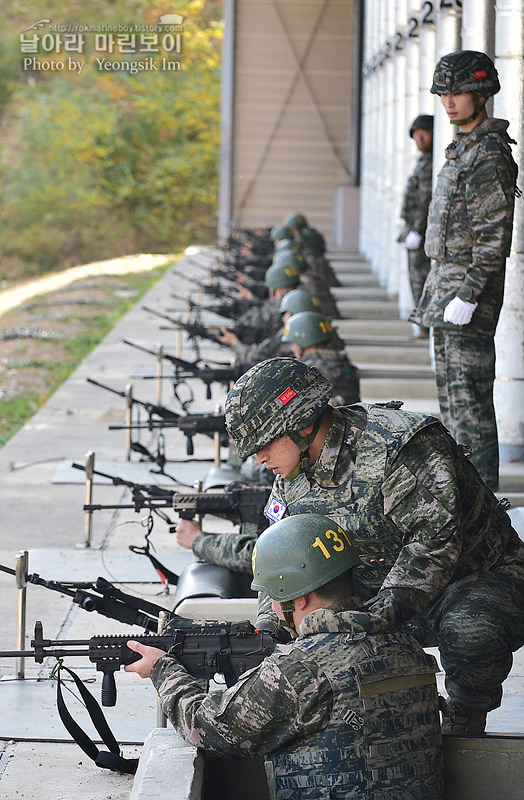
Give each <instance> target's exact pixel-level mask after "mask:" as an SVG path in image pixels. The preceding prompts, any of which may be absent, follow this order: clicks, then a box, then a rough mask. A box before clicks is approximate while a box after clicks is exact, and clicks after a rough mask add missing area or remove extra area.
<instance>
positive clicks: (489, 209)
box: [457, 137, 515, 303]
mask: <svg viewBox="0 0 524 800" xmlns="http://www.w3.org/2000/svg"><path fill="white" fill-rule="evenodd" d="M486 138H487V141H486V142H485V143H483V144H482V145H481V146H480V147H479V148H478V156H477V158H476V160H475V164H474V167H473V169H472V170H471V172H470V173H469V175H468V180H467V181H466V182H465V193H466V197H465V201H466V202H465V207H466V208H467V215H468V218H469V219H468V222H467V223H466V224H468V225H469V226H470V230H471V231H472V233H473V246H472V257H471V263H470V265H469V267H468V269H467V272H466V275H465V278H464V281H463V283H462V286H461V288H460V289H459V291H458V293H457V296H458V297H460V299H461V300H466V301H468V302H471V303H475V302H476V301H477V300H478V297H479V295H480V294H481V292H482V290H483V289H484V287H485V285H486V283H487V281H488V280H489V278H490V277H491V276H492V275H493V273H494V272H498V271H499V270H500V269H501V268H502V267H503V265H504V260H505V258H506V257H507V256H508V255H509V252H510V246H511V234H512V220H513V211H514V202H515V201H514V191H515V188H514V187H515V178H514V173H513V172H512V171H511V166H510V163H509V162H508V163H506V162H507V159H506V158H504V156H503V154H502V153H501V151H500V145H498V144H497V142H496V141H493V140H492V139H489V138H488V137H486Z"/></svg>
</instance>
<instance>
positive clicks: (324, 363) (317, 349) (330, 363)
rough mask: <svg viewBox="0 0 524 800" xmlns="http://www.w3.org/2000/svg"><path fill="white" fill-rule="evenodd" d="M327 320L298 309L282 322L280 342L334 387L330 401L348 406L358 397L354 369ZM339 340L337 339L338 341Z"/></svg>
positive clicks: (356, 372)
mask: <svg viewBox="0 0 524 800" xmlns="http://www.w3.org/2000/svg"><path fill="white" fill-rule="evenodd" d="M337 339H338V335H337V333H336V331H335V330H334V328H333V327H332V325H331V322H330V321H329V319H327V318H326V317H325V316H324V315H323V314H319V313H318V312H315V311H302V312H300V313H298V314H295V315H293V316H292V317H291V318H290V319H289V320H288V321H287V323H286V327H285V329H284V333H283V335H282V342H287V343H289V344H291V349H292V352H293V355H294V356H295V358H298V359H300V361H302V362H303V363H304V364H307V365H308V366H309V367H316V368H317V369H318V370H320V372H322V374H323V375H325V376H326V378H327V379H328V380H329V381H330V382H331V383H332V384H333V386H334V387H336V394H335V396H334V397H333V398H332V399H331V404H332V405H336V406H346V405H351V403H357V402H358V401H359V400H360V380H359V375H358V369H357V368H356V367H355V365H354V364H352V363H351V361H350V360H349V358H348V356H347V354H346V352H345V350H344V347H343V342H342V348H340V347H339V345H338V343H337ZM338 341H341V340H338Z"/></svg>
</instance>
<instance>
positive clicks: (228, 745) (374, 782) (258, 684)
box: [126, 514, 442, 800]
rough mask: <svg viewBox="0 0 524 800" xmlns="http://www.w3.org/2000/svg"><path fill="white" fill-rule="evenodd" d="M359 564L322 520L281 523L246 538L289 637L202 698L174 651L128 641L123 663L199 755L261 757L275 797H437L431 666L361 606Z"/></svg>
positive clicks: (259, 581) (260, 581)
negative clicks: (152, 691) (252, 542)
mask: <svg viewBox="0 0 524 800" xmlns="http://www.w3.org/2000/svg"><path fill="white" fill-rule="evenodd" d="M359 563H360V560H359V556H358V554H357V552H356V550H355V548H354V547H353V545H352V543H351V541H350V538H349V536H348V534H347V533H346V531H345V530H344V529H343V528H341V527H340V526H339V525H338V524H337V523H336V522H334V521H333V520H332V519H330V518H328V517H325V516H322V515H319V514H303V515H297V516H294V517H289V518H287V519H284V520H282V521H281V522H279V523H277V524H276V525H273V526H271V528H269V529H268V530H267V531H265V532H264V533H263V534H262V535H261V536H260V538H259V540H258V542H257V545H256V548H255V550H254V553H253V583H252V588H254V589H261V590H265V591H267V592H268V593H269V594H270V595H271V597H272V598H273V602H274V604H275V609H276V611H277V613H279V614H282V617H283V616H284V614H285V615H286V618H287V619H288V623H289V626H290V627H291V629H292V630H294V631H295V632H296V633H297V634H298V636H297V638H295V639H294V640H293V641H292V642H291V643H289V644H286V645H283V646H279V645H277V646H276V649H275V652H274V653H273V654H272V655H270V656H267V657H266V659H265V660H264V661H263V662H262V664H260V666H259V667H256V668H255V669H251V670H249V671H248V672H246V673H245V674H244V675H242V676H241V677H240V678H239V680H238V681H237V683H236V684H235V685H234V686H232V687H231V688H229V689H227V690H221V691H213V692H211V693H208V694H206V693H204V692H203V691H202V685H201V682H199V681H196V680H195V679H194V678H192V677H191V676H190V675H189V674H188V673H187V672H186V670H185V669H184V668H183V667H182V666H181V665H180V664H179V663H178V661H177V660H176V657H175V656H174V655H172V654H166V653H164V652H163V651H161V650H157V649H156V648H150V647H147V646H146V645H142V644H139V643H137V642H133V641H131V642H130V648H131V649H132V650H135V651H136V652H138V653H140V654H141V655H142V659H141V660H140V661H137V662H135V663H134V664H132V665H129V666H127V667H126V670H127V671H128V672H137V673H138V674H139V675H141V676H142V677H148V676H149V677H150V678H151V680H152V681H153V684H154V686H155V687H156V689H157V691H158V693H159V697H160V702H161V706H162V710H163V711H164V713H165V714H166V715H167V716H168V718H169V719H170V721H171V722H172V723H173V725H174V726H175V728H176V729H177V730H178V731H179V733H180V734H181V735H182V736H183V737H184V738H185V739H186V740H187V741H188V742H190V743H192V744H195V745H197V746H198V747H199V748H200V749H201V750H203V751H204V753H208V754H209V755H211V756H234V757H238V756H239V754H240V755H242V756H243V757H247V758H250V757H253V756H258V755H262V756H264V758H265V763H266V773H267V777H268V789H269V795H270V797H272V798H275V800H286V799H287V798H297V799H298V798H300V800H314V798H319V797H326V798H327V797H328V796H329V797H335V796H336V797H341V798H342V797H353V798H361V800H364V798H370V797H372V796H373V797H379V796H380V797H388V798H391V800H393V798H408V797H409V798H412V800H440V798H441V797H442V762H441V745H440V725H439V716H438V698H437V691H436V685H435V672H436V671H437V670H438V666H437V664H436V662H435V659H434V658H433V657H432V656H430V655H427V654H426V653H424V651H423V650H422V648H420V646H419V645H418V644H417V643H416V642H415V640H414V639H413V638H412V637H411V636H409V635H407V634H404V633H399V632H389V633H387V632H383V631H382V630H381V628H382V627H383V626H382V622H381V620H379V619H375V618H373V616H372V615H370V614H368V613H366V612H365V610H364V609H363V607H362V603H361V601H360V599H359V598H358V597H357V596H355V594H354V593H353V584H352V573H353V570H354V569H355V568H357V567H358V565H359ZM377 740H380V747H376V746H374V744H376V742H377ZM334 789H335V790H336V791H335V792H334V791H333V790H334Z"/></svg>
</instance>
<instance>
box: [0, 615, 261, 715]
mask: <svg viewBox="0 0 524 800" xmlns="http://www.w3.org/2000/svg"><path fill="white" fill-rule="evenodd" d="M166 628H167V630H166V632H165V633H163V634H156V635H155V634H145V635H140V636H136V635H135V634H133V633H131V634H128V635H123V634H120V635H118V636H111V635H102V636H92V637H91V638H90V639H62V640H60V639H56V640H55V639H44V630H43V625H42V623H41V622H39V621H38V622H36V624H35V631H34V638H33V639H32V640H31V647H32V650H6V651H3V652H0V658H2V657H3V658H34V659H35V661H36V663H37V664H42V663H43V661H44V658H48V657H49V656H50V657H52V658H56V659H62V658H65V657H67V656H86V657H88V658H89V660H90V661H92V662H93V664H95V665H96V669H97V670H98V671H100V672H102V673H103V677H102V705H103V706H114V705H116V696H117V693H116V684H115V672H118V670H119V669H120V667H122V666H125V665H126V664H132V663H133V662H134V661H139V660H140V658H141V656H140V655H139V654H138V653H135V652H134V651H133V650H130V649H129V647H128V646H127V642H128V641H129V640H130V639H134V640H135V641H137V642H140V643H141V644H145V645H148V646H149V647H158V648H159V649H160V650H164V651H165V652H166V653H167V652H168V653H170V654H171V655H173V656H175V657H176V659H177V660H178V661H179V662H180V664H182V666H183V667H184V668H185V669H186V670H187V671H188V672H189V674H190V675H192V676H193V677H195V678H199V679H202V680H206V681H209V680H211V679H212V678H213V677H214V675H216V674H217V673H220V674H222V675H223V676H224V678H225V681H226V684H227V685H228V686H232V685H233V684H234V683H235V682H236V681H237V680H238V678H239V677H240V676H241V675H242V673H243V672H246V670H248V669H251V668H252V667H256V666H258V665H259V664H260V663H261V662H262V661H263V660H264V658H265V657H266V656H268V655H271V653H272V652H273V650H274V649H275V644H276V641H275V639H274V638H273V637H272V636H271V634H269V633H265V632H263V631H256V630H255V628H254V627H253V626H252V624H251V623H250V622H249V621H248V620H244V621H242V622H222V621H221V620H219V621H204V620H190V619H186V618H185V617H179V616H177V615H174V616H173V617H171V619H170V620H169V621H168V623H167V626H166Z"/></svg>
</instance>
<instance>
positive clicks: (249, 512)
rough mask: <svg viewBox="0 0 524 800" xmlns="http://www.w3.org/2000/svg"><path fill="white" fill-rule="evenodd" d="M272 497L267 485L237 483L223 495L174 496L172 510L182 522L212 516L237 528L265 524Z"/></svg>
mask: <svg viewBox="0 0 524 800" xmlns="http://www.w3.org/2000/svg"><path fill="white" fill-rule="evenodd" d="M270 494H271V487H270V486H268V485H267V484H254V483H240V482H238V481H234V482H233V483H230V484H229V485H228V486H226V488H225V490H224V491H223V492H188V493H187V494H185V493H184V494H183V493H181V492H174V493H173V510H174V511H176V512H177V514H178V515H179V517H180V518H181V519H194V518H195V516H197V514H198V515H204V514H213V515H214V516H215V517H223V518H224V519H228V520H230V521H231V522H234V523H237V524H241V523H243V522H255V523H260V522H261V520H262V521H264V520H265V517H264V514H263V512H264V508H265V507H266V503H267V501H268V500H269V495H270Z"/></svg>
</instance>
